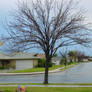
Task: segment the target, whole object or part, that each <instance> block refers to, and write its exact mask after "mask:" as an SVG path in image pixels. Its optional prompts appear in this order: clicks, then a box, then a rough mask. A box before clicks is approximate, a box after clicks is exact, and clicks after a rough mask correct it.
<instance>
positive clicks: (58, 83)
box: [0, 83, 92, 85]
mask: <svg viewBox="0 0 92 92" xmlns="http://www.w3.org/2000/svg"><path fill="white" fill-rule="evenodd" d="M0 85H44V84H42V83H0ZM46 85H92V83H49V84H46Z"/></svg>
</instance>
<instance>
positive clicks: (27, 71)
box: [8, 63, 80, 73]
mask: <svg viewBox="0 0 92 92" xmlns="http://www.w3.org/2000/svg"><path fill="white" fill-rule="evenodd" d="M76 64H80V63H72V64H70V65H67V67H66V68H63V69H62V70H61V71H64V70H66V69H68V68H71V67H73V66H74V65H76ZM61 67H64V65H55V66H52V67H50V68H49V70H50V71H51V70H55V69H57V68H61ZM44 71H45V68H30V69H25V70H13V71H11V72H8V73H29V72H44Z"/></svg>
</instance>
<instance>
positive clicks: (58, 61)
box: [52, 57, 61, 65]
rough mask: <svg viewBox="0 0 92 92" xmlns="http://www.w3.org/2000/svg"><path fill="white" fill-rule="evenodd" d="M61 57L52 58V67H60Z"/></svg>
mask: <svg viewBox="0 0 92 92" xmlns="http://www.w3.org/2000/svg"><path fill="white" fill-rule="evenodd" d="M60 62H61V57H53V58H52V64H54V65H60Z"/></svg>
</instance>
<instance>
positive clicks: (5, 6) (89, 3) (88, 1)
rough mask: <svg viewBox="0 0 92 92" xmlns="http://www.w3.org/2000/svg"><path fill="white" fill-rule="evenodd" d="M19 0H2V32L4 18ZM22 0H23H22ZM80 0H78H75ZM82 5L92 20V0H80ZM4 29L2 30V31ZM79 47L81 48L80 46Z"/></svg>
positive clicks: (0, 4)
mask: <svg viewBox="0 0 92 92" xmlns="http://www.w3.org/2000/svg"><path fill="white" fill-rule="evenodd" d="M17 1H18V0H0V33H1V34H5V31H4V30H5V29H4V28H3V27H2V21H3V20H4V18H5V17H6V18H8V14H9V11H11V10H12V9H13V8H15V7H16V3H17ZM21 1H22V0H21ZM75 1H78V0H75ZM80 7H82V8H84V9H86V10H87V15H86V16H87V17H88V18H89V20H90V21H92V18H91V17H92V0H80ZM1 30H2V32H1ZM78 49H80V48H79V47H78ZM83 50H84V52H87V53H88V55H90V54H91V53H92V48H91V49H83Z"/></svg>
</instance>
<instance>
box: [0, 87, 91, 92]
mask: <svg viewBox="0 0 92 92" xmlns="http://www.w3.org/2000/svg"><path fill="white" fill-rule="evenodd" d="M0 91H4V92H16V87H0ZM26 92H92V88H74V87H73V88H56V87H54V88H52V87H49V88H48V87H43V88H42V87H27V88H26Z"/></svg>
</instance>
